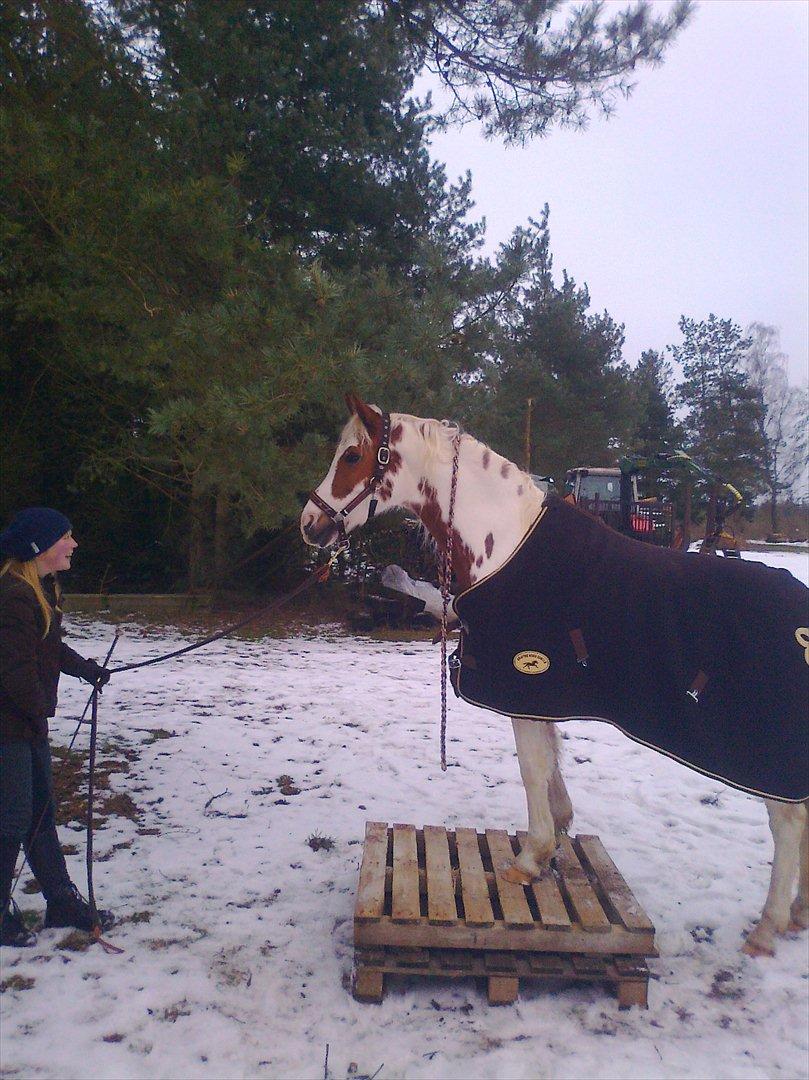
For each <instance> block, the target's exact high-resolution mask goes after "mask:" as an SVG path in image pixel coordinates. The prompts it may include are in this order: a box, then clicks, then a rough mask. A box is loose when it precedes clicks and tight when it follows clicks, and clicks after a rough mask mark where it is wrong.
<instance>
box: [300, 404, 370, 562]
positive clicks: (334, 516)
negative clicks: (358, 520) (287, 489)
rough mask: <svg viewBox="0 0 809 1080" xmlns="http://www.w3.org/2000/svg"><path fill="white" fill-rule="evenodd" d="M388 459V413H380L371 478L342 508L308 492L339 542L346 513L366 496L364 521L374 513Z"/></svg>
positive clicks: (344, 541) (341, 539)
mask: <svg viewBox="0 0 809 1080" xmlns="http://www.w3.org/2000/svg"><path fill="white" fill-rule="evenodd" d="M389 461H390V413H386V412H383V413H382V436H381V438H380V440H379V449H378V450H377V452H376V464H375V465H374V471H373V474H372V475H371V479H370V480H369V481H368V483H367V484H366V485H365V487H364V488H363V489H362V491H360V492H359V493H358V494H357V495H355V496H354V498H353V499H352V500H351V502H350V503H348V504H347V505H346V506H344V507H343V509H342V510H335V509H334V507H333V506H329V504H328V503H327V502H326V501H325V499H321V497H320V496H319V495H318V493H317V492H316V491H311V492H310V493H309V498H310V499H311V500H312V502H313V503H314V504H315V506H318V507H319V508H320V509H321V510H322V511H323V513H324V514H325V515H326V516H327V517H329V518H331V520H332V521H333V522H334V524H335V525H336V526H337V531H338V539H339V543H341V544H344V543H347V537H346V526H345V520H346V518H347V517H348V515H349V514H350V513H351V511H352V510H354V509H355V508H356V507H357V506H359V505H360V503H361V502H364V501H365V500H366V499H367V498H369V497H371V502H370V505H369V506H368V517H367V518H366V522H367V521H370V520H371V519H372V518H373V516H374V514H375V513H376V506H377V502H378V501H379V500H378V499H377V497H376V494H375V492H376V489H377V487H378V486H379V482H380V480H381V479H382V477H383V476H384V475H385V469H386V468H387V467H388V462H389Z"/></svg>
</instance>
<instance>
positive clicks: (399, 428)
mask: <svg viewBox="0 0 809 1080" xmlns="http://www.w3.org/2000/svg"><path fill="white" fill-rule="evenodd" d="M403 435H404V424H401V423H400V424H394V425H393V428H392V429H391V433H390V445H391V446H395V445H396V443H397V442H401V441H402V436H403Z"/></svg>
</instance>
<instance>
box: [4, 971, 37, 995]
mask: <svg viewBox="0 0 809 1080" xmlns="http://www.w3.org/2000/svg"><path fill="white" fill-rule="evenodd" d="M35 982H36V979H33V978H31V977H30V976H28V975H10V976H9V978H7V979H3V981H2V982H0V994H5V992H6V990H30V989H31V987H32V986H33V985H34V983H35Z"/></svg>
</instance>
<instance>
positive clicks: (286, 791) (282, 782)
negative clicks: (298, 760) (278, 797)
mask: <svg viewBox="0 0 809 1080" xmlns="http://www.w3.org/2000/svg"><path fill="white" fill-rule="evenodd" d="M275 782H276V784H277V785H278V790H279V791H280V792H281V794H282V795H300V793H301V789H300V788H299V787H295V781H294V780H293V779H292V777H291V776H287V774H286V773H284V774H283V775H282V776H277V777H276V778H275Z"/></svg>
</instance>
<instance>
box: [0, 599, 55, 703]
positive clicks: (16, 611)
mask: <svg viewBox="0 0 809 1080" xmlns="http://www.w3.org/2000/svg"><path fill="white" fill-rule="evenodd" d="M41 636H42V627H41V625H40V622H39V619H38V617H37V611H36V609H35V607H34V605H33V604H32V603H31V602H30V600H28V599H27V598H26V597H25V596H24V595H22V594H19V593H15V592H11V593H10V594H9V595H8V596H7V597H6V598H5V599H4V601H3V604H2V605H0V682H2V684H3V692H4V694H5V696H6V698H7V700H8V701H9V702H10V704H11V705H12V706H13V707H14V709H15V710H17V711H18V712H19V713H21V714H22V715H23V716H26V717H29V718H30V719H31V720H34V721H38V722H41V721H43V720H45V718H46V717H47V716H48V714H49V713H50V702H49V698H48V695H47V694H46V693H45V691H44V689H43V687H42V685H41V683H40V681H39V669H38V665H37V648H38V645H39V639H40V637H41Z"/></svg>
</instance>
